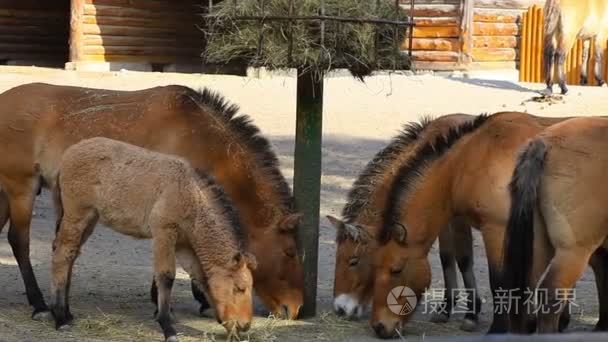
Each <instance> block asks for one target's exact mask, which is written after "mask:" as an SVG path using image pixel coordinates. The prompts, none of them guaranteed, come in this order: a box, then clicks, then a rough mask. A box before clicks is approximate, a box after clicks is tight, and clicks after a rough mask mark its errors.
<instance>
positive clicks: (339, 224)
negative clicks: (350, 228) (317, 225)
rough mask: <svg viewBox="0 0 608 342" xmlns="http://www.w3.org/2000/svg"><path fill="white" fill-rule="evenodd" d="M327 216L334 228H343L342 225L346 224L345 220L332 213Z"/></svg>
mask: <svg viewBox="0 0 608 342" xmlns="http://www.w3.org/2000/svg"><path fill="white" fill-rule="evenodd" d="M325 217H326V218H327V219H328V220H329V223H331V225H332V226H334V228H336V229H340V228H342V225H343V224H344V222H342V221H341V220H339V219H337V218H335V217H333V216H331V215H327V216H325Z"/></svg>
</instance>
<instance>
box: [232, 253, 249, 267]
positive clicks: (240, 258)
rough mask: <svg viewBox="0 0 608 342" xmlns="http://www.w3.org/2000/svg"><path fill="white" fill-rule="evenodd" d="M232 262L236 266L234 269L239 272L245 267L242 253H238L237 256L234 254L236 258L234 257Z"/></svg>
mask: <svg viewBox="0 0 608 342" xmlns="http://www.w3.org/2000/svg"><path fill="white" fill-rule="evenodd" d="M232 262H233V265H234V269H235V270H238V269H240V268H241V267H243V266H244V265H245V262H246V260H245V256H244V255H243V253H241V252H237V253H236V254H234V256H233V257H232Z"/></svg>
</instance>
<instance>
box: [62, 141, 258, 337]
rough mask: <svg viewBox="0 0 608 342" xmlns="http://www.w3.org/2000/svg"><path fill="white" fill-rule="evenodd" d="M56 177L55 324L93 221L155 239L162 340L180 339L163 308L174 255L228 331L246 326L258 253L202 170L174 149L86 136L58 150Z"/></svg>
mask: <svg viewBox="0 0 608 342" xmlns="http://www.w3.org/2000/svg"><path fill="white" fill-rule="evenodd" d="M56 185H57V187H56V190H55V191H56V192H57V194H56V196H55V198H56V199H58V201H57V207H58V208H60V210H59V212H60V217H59V220H60V222H61V224H60V228H59V230H58V232H57V236H56V238H55V241H54V242H53V262H52V280H51V295H52V298H53V299H52V301H51V303H52V305H51V308H52V312H53V316H54V317H55V324H56V327H57V329H63V328H64V327H67V325H68V324H69V323H70V321H71V320H72V314H71V313H70V308H69V291H70V283H71V278H72V269H73V266H74V262H75V261H76V258H77V256H78V254H80V248H81V246H82V245H84V243H85V242H86V240H87V239H88V237H89V236H90V235H91V234H92V233H93V229H94V228H95V225H96V223H97V221H100V222H102V223H103V224H105V225H106V226H108V227H110V228H112V229H114V230H115V231H117V232H120V233H123V234H126V235H129V236H132V237H135V238H139V239H142V238H144V239H150V238H151V239H152V242H153V254H154V279H155V281H156V283H157V284H158V316H157V320H158V323H159V324H160V326H161V328H162V330H163V333H164V335H165V339H166V340H167V341H177V333H176V331H175V328H174V327H173V324H172V323H171V318H170V308H169V306H170V297H171V287H172V286H173V281H174V280H175V260H176V258H178V259H179V260H180V263H181V264H182V266H183V267H184V269H186V270H187V271H188V272H189V273H190V275H191V277H192V279H194V281H195V282H196V283H197V285H198V286H200V287H201V290H202V291H204V293H205V294H206V296H207V298H209V299H210V301H211V302H212V303H213V306H214V309H215V312H216V313H217V317H216V318H217V320H218V322H219V323H220V324H222V325H223V326H224V327H225V328H226V329H227V330H228V332H229V333H231V332H233V331H236V332H238V331H246V330H248V329H249V326H250V325H251V318H252V290H253V289H252V286H253V279H252V275H251V271H250V269H253V268H255V258H253V257H251V256H249V255H248V254H247V252H246V251H245V250H244V249H243V248H245V246H244V237H243V235H244V234H243V232H242V231H241V227H240V223H239V220H238V216H237V213H236V210H234V208H233V207H232V203H231V202H230V200H229V199H228V197H227V196H226V194H225V193H224V190H223V189H222V188H221V187H219V186H218V185H217V184H216V183H215V182H214V181H213V180H212V179H211V178H209V177H208V176H207V175H206V174H204V173H203V172H198V173H197V172H196V171H195V170H194V169H193V168H192V167H191V166H190V164H189V163H188V162H186V161H185V160H183V159H181V158H177V157H174V156H170V155H166V154H161V153H157V152H152V151H149V150H146V149H143V148H141V147H137V146H134V145H130V144H126V143H123V142H119V141H116V140H111V139H106V138H92V139H86V140H82V141H80V142H79V143H77V144H75V145H72V146H71V147H69V148H68V149H67V150H66V151H65V153H64V154H63V157H62V159H61V164H60V166H59V173H58V181H57V184H56Z"/></svg>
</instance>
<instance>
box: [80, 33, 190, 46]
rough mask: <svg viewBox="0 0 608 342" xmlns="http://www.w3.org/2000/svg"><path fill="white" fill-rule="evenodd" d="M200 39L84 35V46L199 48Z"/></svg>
mask: <svg viewBox="0 0 608 342" xmlns="http://www.w3.org/2000/svg"><path fill="white" fill-rule="evenodd" d="M200 44H201V40H200V38H192V37H179V36H177V37H167V38H155V37H132V36H108V35H86V36H85V39H84V45H85V46H87V45H88V46H95V45H99V46H101V45H107V46H188V45H189V46H199V45H200Z"/></svg>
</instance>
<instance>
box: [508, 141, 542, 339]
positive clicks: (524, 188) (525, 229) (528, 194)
mask: <svg viewBox="0 0 608 342" xmlns="http://www.w3.org/2000/svg"><path fill="white" fill-rule="evenodd" d="M546 152H547V147H546V145H545V143H544V142H543V140H541V139H534V140H532V141H531V142H530V143H529V144H528V145H527V146H526V147H525V149H524V150H523V151H522V152H521V154H520V155H519V158H518V160H517V165H516V166H515V170H514V172H513V177H512V179H511V183H510V184H509V191H510V194H511V209H510V212H509V223H508V225H507V229H506V232H505V239H504V258H503V272H502V273H503V274H502V275H503V278H502V279H503V284H504V286H505V287H506V289H509V290H513V292H511V295H512V296H514V297H512V298H522V299H520V300H519V306H520V308H519V310H517V311H516V310H514V309H515V308H514V307H512V310H510V313H511V314H510V316H511V327H512V328H511V329H512V330H519V329H521V330H520V331H519V332H525V329H526V328H525V327H526V326H525V324H526V320H525V319H526V318H527V316H526V315H525V312H522V310H521V305H522V304H523V303H522V300H523V299H524V298H526V297H525V294H524V289H526V288H527V287H528V286H529V279H530V272H531V269H532V259H533V256H534V254H533V247H534V229H533V228H534V210H535V208H536V204H537V201H538V188H539V185H540V181H541V177H542V174H543V169H544V166H545V156H546Z"/></svg>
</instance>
